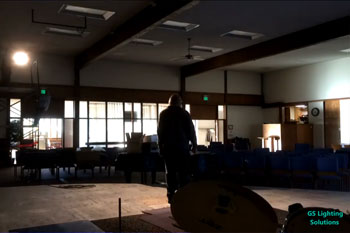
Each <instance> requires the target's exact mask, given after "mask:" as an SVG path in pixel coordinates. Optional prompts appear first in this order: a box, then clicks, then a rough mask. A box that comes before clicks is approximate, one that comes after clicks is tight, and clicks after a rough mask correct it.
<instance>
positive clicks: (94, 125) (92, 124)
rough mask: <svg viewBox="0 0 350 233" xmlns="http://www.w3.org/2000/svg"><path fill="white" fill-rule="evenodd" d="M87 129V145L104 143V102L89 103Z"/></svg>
mask: <svg viewBox="0 0 350 233" xmlns="http://www.w3.org/2000/svg"><path fill="white" fill-rule="evenodd" d="M88 127H89V137H88V138H89V141H88V142H89V145H93V144H96V145H100V144H99V143H102V142H106V102H96V101H90V102H89V125H88ZM95 142H96V143H95Z"/></svg>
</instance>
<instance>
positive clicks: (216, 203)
mask: <svg viewBox="0 0 350 233" xmlns="http://www.w3.org/2000/svg"><path fill="white" fill-rule="evenodd" d="M171 213H172V215H173V217H174V218H175V220H176V222H177V223H178V224H179V225H180V227H182V228H183V229H184V230H185V231H189V232H276V229H277V225H278V222H277V217H276V214H275V212H274V210H273V208H272V207H271V206H270V204H269V203H268V202H267V201H266V200H265V199H263V198H262V197H261V196H259V195H258V194H256V193H254V192H253V191H251V190H249V189H247V188H244V187H242V186H239V185H235V184H233V183H231V182H227V181H217V180H209V181H199V182H193V183H190V184H188V185H187V186H185V187H183V188H182V189H180V190H179V191H178V192H176V194H175V195H174V199H173V202H172V204H171Z"/></svg>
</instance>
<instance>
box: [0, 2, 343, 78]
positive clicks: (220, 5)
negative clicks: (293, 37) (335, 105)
mask: <svg viewBox="0 0 350 233" xmlns="http://www.w3.org/2000/svg"><path fill="white" fill-rule="evenodd" d="M63 2H64V3H68V4H72V5H79V6H86V7H92V8H98V9H104V10H110V11H115V12H116V14H115V15H114V16H112V17H111V18H110V19H109V20H108V21H101V20H92V19H88V21H87V25H88V28H87V31H89V32H90V34H89V35H88V36H87V37H85V38H74V37H67V36H59V35H44V34H43V33H42V32H43V30H44V29H45V28H46V26H45V25H41V24H33V23H32V22H31V9H34V10H35V18H36V19H37V20H41V21H47V22H55V23H61V24H72V25H82V23H83V20H82V18H78V17H75V16H70V15H63V14H58V13H57V11H58V9H59V8H60V7H61V5H62V3H63ZM150 3H151V0H149V1H136V0H130V1H127V0H120V1H75V2H67V1H21V2H20V1H1V2H0V28H1V31H0V47H1V48H2V49H6V48H9V49H18V48H21V49H25V50H29V51H32V52H37V53H51V54H58V55H65V56H76V55H78V54H79V53H81V52H82V51H84V50H86V49H87V48H89V47H91V46H92V45H93V44H94V43H96V42H98V41H99V40H101V39H102V38H103V37H104V36H106V35H107V34H109V33H110V32H112V31H113V30H114V29H115V28H117V27H118V26H120V25H121V24H123V23H124V22H126V21H127V20H128V19H131V18H132V17H133V16H134V15H136V14H137V13H138V12H140V11H141V10H142V9H143V8H145V7H146V6H147V5H149V4H150ZM349 13H350V1H208V0H206V1H201V2H199V3H198V4H197V5H195V6H193V7H192V8H190V9H188V10H186V11H182V12H181V13H180V14H174V15H173V16H170V17H168V18H167V19H170V20H176V21H181V22H189V23H196V24H200V26H199V27H198V28H196V29H194V30H192V31H189V32H182V31H174V30H166V29H160V28H154V29H152V30H149V31H148V32H147V33H146V34H143V35H142V37H141V38H145V39H152V40H159V41H163V43H162V44H160V45H158V46H147V45H136V44H127V45H125V46H123V47H119V48H117V49H114V50H111V51H110V53H109V54H108V55H107V56H106V58H108V59H113V60H124V61H132V62H141V63H153V64H160V65H171V66H178V67H180V66H182V65H186V64H190V63H193V62H196V61H187V60H182V61H173V59H174V58H178V57H181V56H184V55H186V53H187V38H192V44H193V45H202V46H210V47H216V48H222V49H223V50H221V51H220V52H217V53H207V52H198V51H192V54H193V55H200V56H201V57H202V58H204V59H206V58H210V57H214V56H218V55H220V54H224V53H227V52H230V51H234V50H237V49H241V48H244V47H248V46H251V45H253V44H257V43H261V42H263V41H266V40H270V39H273V38H277V37H280V36H282V35H286V34H289V33H292V32H295V31H299V30H301V29H305V28H309V27H312V26H315V25H318V24H321V23H324V22H328V21H331V20H334V19H338V18H341V17H344V16H347V15H349ZM234 29H236V30H242V31H249V32H257V33H262V34H264V35H265V36H264V37H262V38H259V39H256V40H245V39H234V38H230V37H221V36H220V35H222V34H223V33H225V32H228V31H231V30H234ZM349 41H350V38H349V37H344V38H339V39H336V40H332V41H328V42H325V43H322V44H318V45H314V46H311V47H308V48H305V49H300V50H295V51H292V52H288V53H283V54H280V55H276V56H272V57H268V58H263V59H259V60H256V61H252V62H247V63H244V64H238V65H234V66H229V67H225V68H227V69H234V70H249V71H256V72H267V71H271V70H276V69H284V68H288V67H293V66H300V65H304V64H310V63H315V62H320V61H326V60H332V59H337V58H341V57H344V56H349V54H345V53H340V52H339V50H340V49H346V48H349V47H350V43H349Z"/></svg>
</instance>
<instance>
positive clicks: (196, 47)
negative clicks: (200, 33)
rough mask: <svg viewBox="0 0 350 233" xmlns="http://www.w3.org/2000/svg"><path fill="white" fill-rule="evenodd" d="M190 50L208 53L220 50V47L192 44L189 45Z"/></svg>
mask: <svg viewBox="0 0 350 233" xmlns="http://www.w3.org/2000/svg"><path fill="white" fill-rule="evenodd" d="M191 50H196V51H201V52H208V53H216V52H219V51H221V50H222V48H212V47H207V46H200V45H193V46H191Z"/></svg>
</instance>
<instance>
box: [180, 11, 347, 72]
mask: <svg viewBox="0 0 350 233" xmlns="http://www.w3.org/2000/svg"><path fill="white" fill-rule="evenodd" d="M349 34H350V16H346V17H344V18H340V19H337V20H333V21H330V22H327V23H323V24H320V25H317V26H314V27H311V28H307V29H304V30H301V31H297V32H293V33H290V34H287V35H285V36H281V37H278V38H275V39H271V40H268V41H265V42H262V43H259V44H255V45H252V46H249V47H246V48H242V49H239V50H236V51H232V52H229V53H225V54H222V55H219V56H217V57H213V58H210V59H207V60H204V61H201V62H197V63H194V64H190V65H186V66H183V67H181V76H182V77H188V76H192V75H196V74H200V73H203V72H205V71H209V70H213V69H217V68H222V67H225V66H230V65H234V64H239V63H243V62H248V61H252V60H256V59H260V58H264V57H268V56H272V55H276V54H280V53H284V52H288V51H292V50H295V49H300V48H303V47H307V46H311V45H313V44H317V43H321V42H324V41H327V40H331V39H335V38H338V37H342V36H346V35H349Z"/></svg>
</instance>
